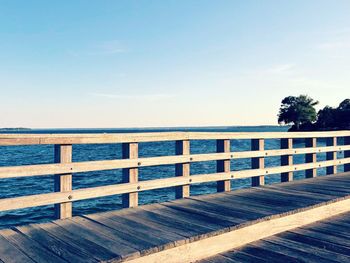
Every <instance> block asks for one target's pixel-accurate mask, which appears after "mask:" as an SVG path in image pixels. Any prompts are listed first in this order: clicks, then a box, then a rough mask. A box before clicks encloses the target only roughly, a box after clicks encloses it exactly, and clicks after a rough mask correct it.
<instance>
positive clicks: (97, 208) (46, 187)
mask: <svg viewBox="0 0 350 263" xmlns="http://www.w3.org/2000/svg"><path fill="white" fill-rule="evenodd" d="M158 131H206V132H208V131H215V132H274V131H275V132H281V131H286V128H283V127H219V128H183V129H182V128H177V129H146V130H145V129H98V130H92V129H91V130H89V129H78V130H61V129H60V130H31V131H25V133H104V132H106V133H116V132H118V133H120V132H158ZM21 133H23V132H21ZM340 144H341V142H340ZM318 146H325V141H324V140H319V141H318ZM250 147H251V145H250V140H231V151H233V152H234V151H248V150H250ZM294 147H296V148H297V147H304V141H303V140H296V141H295V142H294ZM279 148H280V141H279V140H272V139H271V140H265V149H269V150H270V149H279ZM213 152H216V141H215V140H204V141H203V140H198V141H196V140H195V141H191V153H192V154H203V153H213ZM166 155H175V142H150V143H140V144H139V157H140V158H142V157H154V156H166ZM304 158H305V157H304V155H297V156H295V157H294V163H296V164H298V163H304ZM339 158H343V156H342V154H339ZM53 159H54V147H53V146H52V145H31V146H0V166H16V165H31V164H46V163H53ZM112 159H121V144H94V145H93V144H84V145H73V161H74V162H78V161H94V160H112ZM317 159H318V160H319V161H321V160H325V159H326V154H325V153H323V154H318V155H317ZM250 165H251V160H250V159H238V160H233V161H231V170H244V169H250ZM279 165H280V157H267V158H265V166H266V167H273V166H279ZM338 169H339V172H341V171H342V169H343V167H339V168H338ZM190 171H191V175H194V174H203V173H215V172H216V162H215V161H209V162H200V163H192V164H191V167H190ZM325 173H326V170H325V169H319V170H318V175H325ZM174 174H175V166H174V165H165V166H154V167H143V168H139V180H140V181H142V180H150V179H157V178H167V177H173V176H174ZM304 174H305V173H304V172H296V173H295V174H294V178H295V180H297V179H301V178H304ZM121 178H122V171H121V170H120V169H118V170H112V171H95V172H87V173H76V174H74V175H73V189H79V188H87V187H96V186H103V185H111V184H117V183H121ZM265 182H266V184H272V183H278V182H280V175H279V174H278V175H269V176H266V177H265ZM250 184H251V179H250V178H249V179H238V180H232V181H231V187H232V189H233V190H234V189H239V188H245V187H250ZM53 187H54V179H53V176H40V177H28V178H14V179H1V180H0V198H10V197H16V196H25V195H32V194H42V193H49V192H52V191H53ZM214 192H216V182H213V183H205V184H198V185H192V186H191V195H200V194H207V193H214ZM174 198H175V195H174V189H173V188H165V189H157V190H151V191H145V192H140V193H139V202H140V205H142V204H147V203H153V202H163V201H168V200H172V199H174ZM120 208H121V196H120V195H117V196H110V197H103V198H96V199H90V200H84V201H78V202H74V203H73V214H74V215H81V214H90V213H96V212H102V211H108V210H115V209H120ZM52 219H54V210H53V208H52V206H43V207H34V208H28V209H20V210H14V211H7V212H2V213H0V228H3V227H9V226H12V225H20V224H27V223H33V222H44V221H49V220H52Z"/></svg>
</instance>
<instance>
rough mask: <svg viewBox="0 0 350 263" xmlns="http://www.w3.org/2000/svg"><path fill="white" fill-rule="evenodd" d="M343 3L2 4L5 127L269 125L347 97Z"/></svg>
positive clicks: (347, 5) (348, 46) (349, 27)
mask: <svg viewBox="0 0 350 263" xmlns="http://www.w3.org/2000/svg"><path fill="white" fill-rule="evenodd" d="M349 14H350V1H347V0H344V1H340V0H338V1H331V0H329V1H322V0H317V1H313V0H308V1H298V0H293V1H287V0H278V1H277V0H275V1H268V0H267V1H258V0H256V1H253V0H248V1H245V0H244V1H243V0H242V1H234V0H230V1H223V0H219V1H214V0H213V1H204V0H193V1H181V0H177V1H169V0H166V1H74V0H73V1H35V0H34V1H16V0H12V1H10V0H7V1H4V0H0V91H1V97H0V98H1V103H0V110H1V113H2V114H1V115H2V116H1V124H0V126H3V127H14V126H25V127H39V128H44V127H47V128H49V127H145V126H148V127H152V126H206V125H260V124H276V119H277V118H276V114H277V112H278V108H279V105H280V101H281V100H282V98H283V97H285V96H288V95H299V94H308V95H310V96H312V97H314V98H315V99H317V100H320V102H321V104H320V107H323V106H325V105H331V106H336V105H337V104H339V102H340V101H341V100H342V99H345V98H346V97H349V96H350V92H349V89H350V73H349V71H350V16H349Z"/></svg>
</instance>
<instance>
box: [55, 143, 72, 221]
mask: <svg viewBox="0 0 350 263" xmlns="http://www.w3.org/2000/svg"><path fill="white" fill-rule="evenodd" d="M54 158H55V163H70V162H72V145H55V157H54ZM54 188H55V192H66V191H71V190H72V174H56V175H55V187H54ZM55 217H56V218H57V219H64V218H69V217H72V202H65V203H61V204H55Z"/></svg>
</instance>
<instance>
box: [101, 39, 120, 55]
mask: <svg viewBox="0 0 350 263" xmlns="http://www.w3.org/2000/svg"><path fill="white" fill-rule="evenodd" d="M96 49H97V50H96V51H97V52H100V53H102V54H117V53H124V52H126V51H127V49H126V48H125V47H124V46H123V45H122V44H121V43H120V41H119V40H111V41H105V42H102V43H100V44H98V45H97V46H96Z"/></svg>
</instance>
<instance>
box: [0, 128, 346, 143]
mask: <svg viewBox="0 0 350 263" xmlns="http://www.w3.org/2000/svg"><path fill="white" fill-rule="evenodd" d="M347 136H348V137H350V131H327V132H148V133H120V134H0V145H31V144H89V143H93V144H96V143H132V142H155V141H158V142H160V141H177V140H179V141H180V140H218V139H222V140H225V139H226V140H227V139H281V138H285V139H290V138H301V139H302V138H329V137H347Z"/></svg>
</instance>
